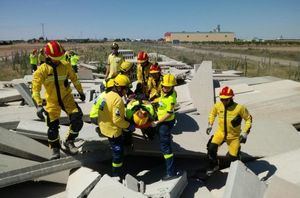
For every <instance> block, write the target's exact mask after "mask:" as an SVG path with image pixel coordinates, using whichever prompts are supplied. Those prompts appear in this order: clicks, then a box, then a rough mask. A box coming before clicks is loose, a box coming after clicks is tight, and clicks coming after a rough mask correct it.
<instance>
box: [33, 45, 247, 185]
mask: <svg viewBox="0 0 300 198" xmlns="http://www.w3.org/2000/svg"><path fill="white" fill-rule="evenodd" d="M111 50H112V51H111V54H110V55H109V56H108V59H107V67H106V74H105V81H104V82H103V84H102V85H101V90H102V92H101V94H100V95H99V96H98V97H97V98H96V99H95V101H94V105H93V107H92V109H91V111H90V118H91V122H92V123H94V124H96V125H97V126H98V127H97V129H98V130H96V131H97V132H98V133H99V135H101V136H105V137H107V138H108V140H109V143H110V147H111V150H112V173H111V175H112V176H120V177H122V176H123V175H124V173H125V172H126V171H125V170H123V169H122V166H123V155H124V154H123V153H124V146H126V145H131V144H132V142H131V138H132V133H133V132H134V131H135V128H140V129H141V131H142V133H143V136H144V138H145V139H146V140H152V139H153V138H154V136H155V135H156V134H157V135H158V136H159V142H160V150H161V152H162V154H163V157H164V159H165V164H166V174H165V176H164V177H163V178H162V180H171V179H174V178H177V177H178V176H180V175H181V173H182V171H178V170H177V169H176V167H175V163H174V154H173V151H172V128H173V127H174V124H175V120H176V118H175V105H176V98H177V94H176V91H175V86H176V84H177V83H176V78H175V76H174V75H173V74H170V73H167V74H164V75H163V74H162V71H161V68H160V66H159V65H158V64H157V63H154V64H153V63H151V62H150V61H149V56H148V54H147V53H146V52H144V51H140V52H139V53H138V55H137V67H136V75H137V76H136V78H137V85H136V89H135V90H134V91H133V90H132V84H131V81H132V79H131V78H132V74H133V73H134V71H133V70H134V68H135V67H133V63H132V62H128V61H126V60H125V59H124V57H123V56H122V54H120V53H119V46H118V44H117V43H113V44H112V45H111ZM78 60H79V56H78V55H77V54H76V53H75V52H74V51H71V50H69V51H65V49H64V48H63V46H62V45H61V44H60V43H59V42H57V41H50V42H48V43H47V44H46V45H45V46H44V47H43V48H42V49H41V50H39V53H38V52H37V50H36V49H35V50H33V52H32V53H31V54H30V64H31V66H32V72H33V80H32V97H33V99H34V101H35V103H36V104H37V116H38V117H39V118H41V119H45V118H44V115H45V116H46V123H47V126H48V143H49V147H50V149H51V150H52V157H51V160H54V159H58V158H60V148H61V144H63V145H64V147H65V149H66V151H67V152H68V153H69V154H72V155H75V154H77V153H78V148H77V147H76V146H75V145H74V140H75V139H76V137H77V136H78V134H79V131H80V130H81V128H82V126H83V120H82V116H83V113H82V111H81V109H80V107H79V105H78V104H77V103H76V102H75V100H74V98H73V95H72V90H71V87H70V83H69V80H70V81H71V82H72V83H73V85H74V87H75V88H76V90H77V91H78V93H79V95H80V99H81V100H82V101H85V94H84V92H83V89H82V86H81V83H80V82H79V80H78V77H77V74H76V73H77V72H78V67H77V62H78ZM37 65H39V66H37ZM42 85H43V86H44V88H45V90H46V92H45V102H43V100H42V98H41V95H40V92H41V89H42ZM233 96H234V92H233V90H232V89H231V88H229V87H223V88H222V89H221V91H220V94H219V98H220V101H219V102H216V104H214V106H213V107H212V110H211V112H210V114H209V119H208V127H207V130H206V132H207V135H209V134H210V133H211V131H212V126H213V123H214V120H215V118H216V117H218V127H217V129H216V131H215V132H214V135H213V136H211V137H212V138H211V139H210V141H209V143H208V152H207V157H208V161H209V166H208V167H207V170H206V173H207V175H211V174H213V173H214V172H215V171H217V170H218V169H219V164H218V159H217V151H218V147H219V146H220V145H221V144H222V143H224V142H226V143H227V145H228V154H229V157H230V159H231V161H235V160H237V159H239V154H240V147H241V146H240V144H241V143H245V142H246V140H247V135H248V134H249V132H250V128H251V124H252V116H251V115H250V114H249V112H248V110H247V108H246V107H245V106H243V105H240V104H237V103H236V102H234V100H233ZM44 103H45V104H44ZM44 106H45V107H44ZM61 110H63V111H65V112H66V114H67V115H68V116H69V119H70V126H69V130H68V132H67V134H66V139H65V140H63V141H60V137H59V118H60V114H61ZM242 120H244V121H245V126H244V128H243V130H242V129H241V122H242ZM178 122H180V120H178ZM186 124H188V123H186Z"/></svg>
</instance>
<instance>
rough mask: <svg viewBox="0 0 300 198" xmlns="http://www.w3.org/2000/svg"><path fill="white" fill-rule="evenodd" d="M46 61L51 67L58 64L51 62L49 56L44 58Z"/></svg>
mask: <svg viewBox="0 0 300 198" xmlns="http://www.w3.org/2000/svg"><path fill="white" fill-rule="evenodd" d="M46 63H47V64H48V65H50V66H51V67H57V66H58V64H55V63H53V62H52V60H51V58H46Z"/></svg>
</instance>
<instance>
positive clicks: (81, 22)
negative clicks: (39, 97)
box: [0, 0, 300, 40]
mask: <svg viewBox="0 0 300 198" xmlns="http://www.w3.org/2000/svg"><path fill="white" fill-rule="evenodd" d="M42 24H44V34H45V37H47V38H48V39H65V38H92V39H103V38H109V39H115V38H130V39H159V38H163V37H164V33H165V32H181V31H186V32H195V31H200V32H208V31H213V29H214V28H216V27H217V25H218V24H219V25H220V26H221V31H225V32H234V33H235V36H236V37H237V38H241V39H252V38H254V37H258V38H262V39H275V38H279V37H280V36H281V35H282V36H283V38H300V1H299V0H206V1H204V0H152V1H143V0H127V1H125V0H123V1H121V0H114V1H108V0H107V1H103V0H42V1H41V0H0V40H11V39H24V40H27V39H31V38H38V37H40V36H41V35H42Z"/></svg>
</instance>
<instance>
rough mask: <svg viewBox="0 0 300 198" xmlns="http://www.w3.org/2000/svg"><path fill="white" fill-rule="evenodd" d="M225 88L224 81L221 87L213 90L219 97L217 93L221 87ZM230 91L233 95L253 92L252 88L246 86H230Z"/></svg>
mask: <svg viewBox="0 0 300 198" xmlns="http://www.w3.org/2000/svg"><path fill="white" fill-rule="evenodd" d="M225 86H227V84H226V81H223V82H221V87H219V88H216V89H215V93H216V96H217V97H219V93H220V91H221V89H222V88H223V87H225ZM230 88H231V89H232V90H234V95H238V94H242V93H247V92H252V91H254V88H253V87H252V86H249V85H247V84H237V85H232V86H230Z"/></svg>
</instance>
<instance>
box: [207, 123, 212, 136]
mask: <svg viewBox="0 0 300 198" xmlns="http://www.w3.org/2000/svg"><path fill="white" fill-rule="evenodd" d="M211 130H212V125H210V124H209V125H208V127H207V129H206V134H207V135H209V134H210V132H211Z"/></svg>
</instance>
